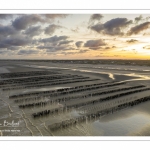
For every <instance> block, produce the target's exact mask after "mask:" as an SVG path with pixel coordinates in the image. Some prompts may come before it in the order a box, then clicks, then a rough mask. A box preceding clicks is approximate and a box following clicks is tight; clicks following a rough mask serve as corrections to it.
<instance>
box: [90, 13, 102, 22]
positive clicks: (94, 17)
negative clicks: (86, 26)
mask: <svg viewBox="0 0 150 150" xmlns="http://www.w3.org/2000/svg"><path fill="white" fill-rule="evenodd" d="M102 18H103V15H101V14H93V15H91V17H90V22H92V21H95V20H97V21H99V20H101V19H102Z"/></svg>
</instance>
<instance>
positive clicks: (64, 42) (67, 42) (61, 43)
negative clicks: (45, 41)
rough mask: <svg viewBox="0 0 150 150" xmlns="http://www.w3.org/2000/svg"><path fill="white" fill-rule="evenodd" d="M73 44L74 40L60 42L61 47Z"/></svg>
mask: <svg viewBox="0 0 150 150" xmlns="http://www.w3.org/2000/svg"><path fill="white" fill-rule="evenodd" d="M72 42H73V40H70V41H68V40H65V41H61V42H59V45H65V44H69V43H72Z"/></svg>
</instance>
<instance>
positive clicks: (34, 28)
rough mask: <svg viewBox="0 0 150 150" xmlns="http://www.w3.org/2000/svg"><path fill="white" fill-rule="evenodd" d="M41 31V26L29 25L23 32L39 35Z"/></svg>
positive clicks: (31, 35)
mask: <svg viewBox="0 0 150 150" xmlns="http://www.w3.org/2000/svg"><path fill="white" fill-rule="evenodd" d="M41 33H42V29H41V26H31V27H29V28H27V29H26V30H25V32H24V34H26V35H28V36H30V37H33V36H36V35H40V34H41Z"/></svg>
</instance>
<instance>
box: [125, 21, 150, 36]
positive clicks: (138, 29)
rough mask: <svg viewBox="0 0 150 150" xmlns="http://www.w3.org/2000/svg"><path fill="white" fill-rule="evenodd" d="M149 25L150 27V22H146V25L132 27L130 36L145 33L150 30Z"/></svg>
mask: <svg viewBox="0 0 150 150" xmlns="http://www.w3.org/2000/svg"><path fill="white" fill-rule="evenodd" d="M149 25H150V22H144V23H141V24H139V25H136V26H134V27H132V28H131V29H130V30H129V31H128V33H127V34H128V35H132V34H138V33H140V32H141V31H144V30H146V29H148V28H149Z"/></svg>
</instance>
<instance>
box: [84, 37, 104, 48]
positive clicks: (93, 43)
mask: <svg viewBox="0 0 150 150" xmlns="http://www.w3.org/2000/svg"><path fill="white" fill-rule="evenodd" d="M104 45H106V43H105V42H104V41H103V40H101V39H99V40H89V41H86V43H85V44H84V47H89V48H90V49H93V50H97V49H99V48H100V46H104Z"/></svg>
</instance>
